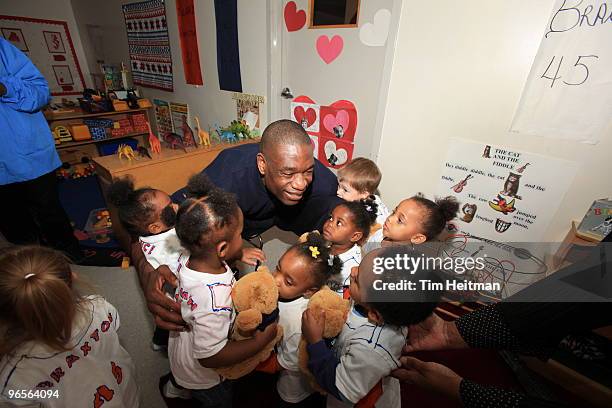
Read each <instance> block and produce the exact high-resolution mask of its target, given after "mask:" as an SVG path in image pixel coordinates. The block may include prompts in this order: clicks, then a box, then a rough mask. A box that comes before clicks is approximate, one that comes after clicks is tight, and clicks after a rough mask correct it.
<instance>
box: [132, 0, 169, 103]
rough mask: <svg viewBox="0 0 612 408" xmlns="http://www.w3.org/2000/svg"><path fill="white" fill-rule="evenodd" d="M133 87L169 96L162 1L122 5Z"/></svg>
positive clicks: (167, 41) (166, 34) (166, 30)
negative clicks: (139, 86)
mask: <svg viewBox="0 0 612 408" xmlns="http://www.w3.org/2000/svg"><path fill="white" fill-rule="evenodd" d="M123 16H124V18H125V29H126V32H127V37H128V48H129V51H130V64H131V68H132V81H133V82H134V84H135V85H141V86H145V87H148V88H156V89H161V90H164V91H170V92H172V91H173V90H174V84H173V81H172V54H171V52H170V39H169V37H168V25H167V21H166V6H165V4H164V0H149V1H141V2H138V3H129V4H124V5H123Z"/></svg>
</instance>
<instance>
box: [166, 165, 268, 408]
mask: <svg viewBox="0 0 612 408" xmlns="http://www.w3.org/2000/svg"><path fill="white" fill-rule="evenodd" d="M188 188H189V189H190V191H191V192H192V193H193V196H194V197H193V198H188V199H187V200H185V201H184V202H183V203H182V204H181V205H180V207H179V209H178V211H177V216H176V234H177V236H178V237H179V239H180V241H181V244H182V245H183V247H184V248H186V249H187V250H188V251H189V255H184V256H181V257H180V259H179V266H178V269H177V271H178V281H179V284H178V287H177V289H176V293H175V299H176V300H177V301H178V302H180V303H181V315H182V317H183V320H184V321H185V323H187V325H188V326H189V330H187V331H181V332H172V333H171V334H170V341H169V344H168V358H169V360H170V368H171V370H172V374H173V376H174V379H175V381H176V382H177V383H178V385H180V386H182V387H185V388H187V389H189V390H191V395H192V397H193V398H195V399H196V400H198V401H199V402H200V403H201V404H202V405H201V406H203V407H208V406H211V407H212V406H214V407H230V406H231V403H232V395H231V383H230V382H229V381H224V380H223V378H221V377H220V376H219V375H218V374H217V373H216V372H215V371H214V370H213V368H217V367H225V366H228V365H232V364H236V363H239V362H241V361H243V360H245V359H247V358H249V357H251V356H253V355H255V354H256V353H257V352H259V350H261V349H262V348H263V347H265V346H266V345H267V344H268V343H269V342H270V341H271V340H272V339H273V338H275V337H276V330H277V325H276V324H275V323H274V324H271V325H269V326H267V327H266V328H265V329H264V330H263V331H259V330H258V331H256V333H255V335H254V337H253V338H251V339H247V340H242V341H231V342H230V341H228V337H229V335H230V330H231V326H232V324H233V320H234V308H233V304H232V298H231V292H232V287H233V285H234V275H233V272H232V270H231V269H230V268H229V267H228V265H227V262H228V261H232V260H237V259H240V257H241V253H242V238H241V233H242V227H243V216H242V211H241V210H240V207H238V204H237V203H236V199H235V198H234V196H233V195H232V194H230V193H227V192H225V191H223V190H221V189H219V188H216V187H215V186H214V185H213V184H212V183H211V182H210V181H209V180H208V178H207V177H206V175H204V174H198V175H195V176H193V177H192V178H191V179H190V180H189V183H188ZM196 197H197V198H196Z"/></svg>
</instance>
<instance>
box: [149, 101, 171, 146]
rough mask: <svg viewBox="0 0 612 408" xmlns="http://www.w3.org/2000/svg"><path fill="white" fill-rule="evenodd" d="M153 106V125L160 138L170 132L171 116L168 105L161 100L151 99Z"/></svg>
mask: <svg viewBox="0 0 612 408" xmlns="http://www.w3.org/2000/svg"><path fill="white" fill-rule="evenodd" d="M153 105H154V106H155V123H156V124H157V132H158V134H159V136H160V137H162V136H163V135H164V134H165V133H168V132H172V131H173V130H172V116H171V115H170V104H169V103H168V102H166V101H163V100H161V99H153Z"/></svg>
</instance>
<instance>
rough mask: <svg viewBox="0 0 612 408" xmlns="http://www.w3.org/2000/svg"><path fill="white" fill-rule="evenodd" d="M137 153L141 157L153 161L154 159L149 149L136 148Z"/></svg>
mask: <svg viewBox="0 0 612 408" xmlns="http://www.w3.org/2000/svg"><path fill="white" fill-rule="evenodd" d="M136 151H137V152H138V156H140V157H148V158H149V159H152V158H153V157H152V156H151V153H149V149H147V148H146V147H144V146H138V147H137V148H136Z"/></svg>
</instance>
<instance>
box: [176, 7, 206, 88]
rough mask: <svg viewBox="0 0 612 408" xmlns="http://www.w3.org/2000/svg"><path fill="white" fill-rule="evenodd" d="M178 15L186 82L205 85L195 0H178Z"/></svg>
mask: <svg viewBox="0 0 612 408" xmlns="http://www.w3.org/2000/svg"><path fill="white" fill-rule="evenodd" d="M176 16H177V19H178V31H179V38H180V40H181V53H182V56H183V70H184V71H185V82H187V83H188V84H192V85H203V84H204V82H203V81H202V70H201V68H200V53H199V52H198V31H197V28H196V21H195V9H194V5H193V0H176Z"/></svg>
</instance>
